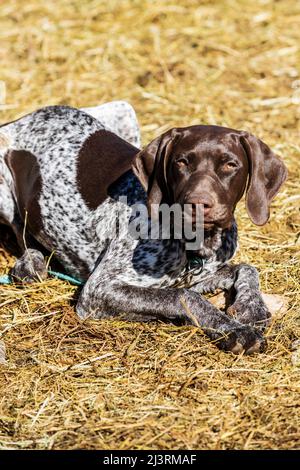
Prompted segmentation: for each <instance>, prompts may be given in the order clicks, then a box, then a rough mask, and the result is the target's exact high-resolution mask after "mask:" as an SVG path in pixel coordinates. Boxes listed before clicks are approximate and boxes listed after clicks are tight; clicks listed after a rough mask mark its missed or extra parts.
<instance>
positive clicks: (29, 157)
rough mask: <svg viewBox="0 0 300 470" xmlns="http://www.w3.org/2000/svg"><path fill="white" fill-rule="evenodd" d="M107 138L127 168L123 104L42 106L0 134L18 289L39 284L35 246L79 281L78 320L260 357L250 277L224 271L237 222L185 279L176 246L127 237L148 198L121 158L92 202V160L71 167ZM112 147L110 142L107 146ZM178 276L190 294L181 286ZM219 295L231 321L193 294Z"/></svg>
mask: <svg viewBox="0 0 300 470" xmlns="http://www.w3.org/2000/svg"><path fill="white" fill-rule="evenodd" d="M108 133H109V135H110V137H112V136H111V134H112V133H114V134H113V135H115V134H117V135H119V136H120V137H122V138H123V139H124V140H126V141H127V142H131V143H132V144H134V146H136V147H134V146H132V145H131V144H126V145H127V147H126V149H128V154H129V156H128V161H129V160H130V158H132V155H133V154H136V153H137V152H138V151H139V150H138V148H137V147H139V145H140V135H139V130H138V126H137V121H136V117H135V113H134V111H133V109H132V107H131V106H130V105H128V104H127V103H124V102H116V103H110V104H106V105H104V106H103V107H96V108H92V109H89V108H86V109H85V111H83V110H78V109H74V108H71V107H67V106H53V107H47V108H43V109H41V110H38V111H36V112H34V113H32V114H29V115H27V116H24V117H23V118H21V119H19V120H17V121H15V122H12V123H9V124H7V125H4V126H2V127H1V128H0V221H1V222H2V223H6V224H8V225H10V226H11V227H12V228H13V230H14V231H15V234H16V236H17V238H18V240H19V242H20V245H22V242H23V231H24V225H25V228H26V233H27V234H28V238H27V249H25V247H24V246H23V248H24V254H23V256H22V257H21V258H20V259H19V260H18V261H17V263H16V266H15V268H14V270H13V274H14V275H15V276H16V277H19V278H22V279H24V280H27V281H31V280H32V279H34V278H36V277H41V278H44V277H45V276H46V273H45V262H44V258H43V256H42V255H41V253H40V252H39V251H38V250H36V249H34V248H33V247H34V243H32V244H31V242H32V241H34V240H36V241H38V243H39V244H40V245H41V246H42V247H44V248H45V249H46V250H47V251H48V252H50V253H52V252H54V254H55V257H56V258H57V259H58V260H59V261H60V262H61V264H62V265H63V266H64V267H65V269H66V271H67V272H68V273H70V274H71V275H73V276H75V277H77V278H80V279H82V280H83V281H84V282H85V285H84V287H83V289H82V292H81V295H80V298H79V301H78V304H77V308H76V310H77V313H78V315H79V316H80V317H81V318H87V317H94V318H101V317H105V316H114V315H125V317H126V318H127V319H131V320H141V321H148V320H155V319H156V320H157V319H160V320H163V321H169V320H170V321H176V322H178V321H179V322H180V323H190V324H194V325H198V326H200V327H201V328H202V329H203V330H204V331H205V332H206V333H207V335H208V336H209V337H210V338H211V339H213V340H215V341H216V342H217V344H218V345H219V347H221V348H223V349H225V350H230V351H232V352H234V353H239V352H241V351H246V352H247V353H252V352H256V351H261V350H263V349H264V347H265V339H264V338H263V336H262V333H261V331H259V330H262V329H263V328H264V327H265V325H266V323H267V319H268V317H269V313H268V311H267V309H266V307H265V305H264V303H263V300H262V297H261V294H260V292H259V283H258V274H257V271H256V269H255V268H253V267H251V266H248V265H243V264H242V265H237V266H231V265H229V264H228V261H229V260H230V259H231V258H232V257H233V255H234V252H235V250H236V246H237V228H236V224H235V223H234V224H233V225H232V227H231V228H230V229H224V230H222V229H216V230H215V231H214V233H213V235H211V234H210V236H209V237H207V238H206V239H205V240H204V245H203V248H202V251H201V252H200V253H198V256H200V257H201V258H202V260H203V261H204V267H203V269H202V270H201V272H198V274H197V275H193V271H191V272H190V273H188V271H189V264H188V258H187V253H186V251H185V245H184V242H183V241H182V240H136V239H133V238H132V237H131V236H130V234H129V232H128V222H129V220H130V218H131V217H132V212H131V206H132V205H133V204H136V203H141V204H146V202H147V200H146V199H147V196H146V193H145V190H144V189H143V187H142V185H141V183H140V181H139V180H138V179H137V177H136V176H135V174H134V173H133V172H132V170H131V169H130V168H129V169H128V167H127V166H126V157H124V165H125V166H124V168H123V167H122V161H121V160H120V158H122V156H120V155H118V156H117V157H116V158H117V159H118V158H119V160H116V162H115V163H116V165H117V166H118V167H120V171H119V174H118V176H119V178H118V179H117V181H116V182H115V183H113V184H111V185H110V186H109V188H104V189H105V191H104V192H103V191H102V192H101V188H99V193H101V194H100V196H99V197H98V195H95V192H97V187H96V186H95V184H93V181H92V179H91V172H90V173H89V181H88V182H87V181H85V180H84V177H85V173H86V167H85V165H86V164H87V163H88V162H89V161H91V160H83V161H82V160H81V161H79V156H80V154H81V153H82V149H85V150H87V151H88V152H90V153H91V149H93V148H94V147H95V146H97V142H98V140H97V139H99V138H101V142H102V141H103V139H105V136H106V135H108ZM95 136H96V137H95ZM95 138H97V139H96V140H95ZM113 138H114V137H113ZM119 140H121V139H119ZM118 145H119V141H116V144H115V146H114V147H115V148H116V149H117V148H118ZM124 148H125V147H124ZM125 153H126V152H125ZM92 154H93V152H92V153H91V155H92ZM91 155H90V154H89V158H93V157H92V156H91ZM124 169H125V170H126V171H123V170H124ZM120 196H126V197H127V202H126V203H124V201H122V200H120ZM116 224H117V227H118V230H117V233H116V230H115V227H116ZM188 274H190V275H189V276H188ZM187 277H189V282H190V288H187V287H186V281H185V282H183V280H184V279H186V278H187ZM181 284H183V285H184V287H180V286H181ZM218 288H221V289H225V290H226V291H227V292H228V293H229V294H232V292H233V291H234V300H233V301H232V302H231V304H229V307H228V311H227V313H230V314H231V315H228V314H226V313H224V312H221V311H220V310H218V309H217V308H216V307H214V306H213V305H211V304H210V303H209V302H208V301H207V300H206V299H205V298H203V297H202V296H201V295H200V294H201V293H205V292H212V291H214V290H215V289H218ZM230 296H231V297H232V295H230ZM230 296H229V297H230ZM259 327H260V328H259Z"/></svg>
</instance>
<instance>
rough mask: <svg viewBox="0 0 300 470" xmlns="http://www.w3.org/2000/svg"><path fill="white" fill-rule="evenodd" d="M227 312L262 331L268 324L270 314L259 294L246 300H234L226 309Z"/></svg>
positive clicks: (241, 321)
mask: <svg viewBox="0 0 300 470" xmlns="http://www.w3.org/2000/svg"><path fill="white" fill-rule="evenodd" d="M227 313H228V314H229V315H231V316H233V317H234V318H235V320H237V321H239V322H240V323H242V324H244V325H252V326H255V327H256V328H258V329H259V330H261V331H264V330H265V328H266V326H267V325H268V324H269V321H270V318H271V314H270V312H269V310H268V308H267V306H266V305H265V303H264V301H263V299H262V297H261V295H257V296H255V297H253V298H251V299H247V300H236V301H235V302H234V303H233V304H232V305H231V306H230V307H228V309H227Z"/></svg>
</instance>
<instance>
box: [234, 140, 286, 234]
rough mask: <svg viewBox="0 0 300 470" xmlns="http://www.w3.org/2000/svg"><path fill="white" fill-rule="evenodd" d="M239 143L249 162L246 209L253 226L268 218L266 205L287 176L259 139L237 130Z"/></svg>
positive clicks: (280, 162) (267, 206) (278, 161)
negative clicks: (239, 138) (239, 135)
mask: <svg viewBox="0 0 300 470" xmlns="http://www.w3.org/2000/svg"><path fill="white" fill-rule="evenodd" d="M241 143H242V145H243V148H244V150H245V152H246V155H247V158H248V164H249V179H248V186H247V194H246V208H247V211H248V214H249V217H250V219H251V220H252V222H254V223H255V224H256V225H264V224H265V223H266V222H268V220H269V215H270V204H271V201H272V199H273V198H274V197H275V196H276V194H277V193H278V191H279V189H280V187H281V185H282V184H283V183H284V181H285V180H286V178H287V168H286V166H285V165H284V163H283V162H282V161H281V160H280V158H278V157H277V155H275V154H274V153H273V152H272V150H271V149H270V148H269V147H268V146H267V145H266V144H265V143H264V142H262V141H261V140H260V139H258V138H257V137H255V136H253V135H251V134H249V133H248V132H242V133H241Z"/></svg>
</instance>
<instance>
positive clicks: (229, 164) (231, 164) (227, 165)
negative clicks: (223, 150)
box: [223, 161, 238, 171]
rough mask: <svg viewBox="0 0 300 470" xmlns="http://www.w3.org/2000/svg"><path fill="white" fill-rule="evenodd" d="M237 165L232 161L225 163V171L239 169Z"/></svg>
mask: <svg viewBox="0 0 300 470" xmlns="http://www.w3.org/2000/svg"><path fill="white" fill-rule="evenodd" d="M237 166H238V165H237V163H235V162H233V161H231V162H225V163H223V169H224V170H225V171H230V170H233V169H234V168H237Z"/></svg>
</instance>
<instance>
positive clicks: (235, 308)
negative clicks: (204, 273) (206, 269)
mask: <svg viewBox="0 0 300 470" xmlns="http://www.w3.org/2000/svg"><path fill="white" fill-rule="evenodd" d="M216 289H223V290H225V291H227V294H228V297H227V301H228V302H227V303H228V304H229V306H228V308H227V313H228V314H229V315H231V316H233V317H234V318H235V320H238V321H239V322H240V323H242V324H245V325H252V326H255V327H257V328H259V329H260V330H262V331H263V330H264V329H265V328H266V326H267V325H268V323H269V319H270V317H271V314H270V312H269V311H268V309H267V307H266V305H265V303H264V301H263V298H262V295H261V292H260V289H259V275H258V272H257V269H256V268H254V267H253V266H250V265H249V264H238V265H229V264H227V265H225V266H223V268H221V269H219V270H218V271H217V272H216V273H214V274H213V275H212V276H211V277H210V276H209V277H207V278H206V279H204V280H201V282H200V283H199V284H197V285H196V286H194V287H193V290H195V291H197V292H199V293H202V294H203V293H207V292H213V291H215V290H216Z"/></svg>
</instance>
